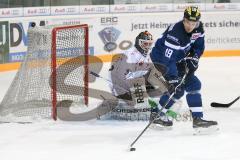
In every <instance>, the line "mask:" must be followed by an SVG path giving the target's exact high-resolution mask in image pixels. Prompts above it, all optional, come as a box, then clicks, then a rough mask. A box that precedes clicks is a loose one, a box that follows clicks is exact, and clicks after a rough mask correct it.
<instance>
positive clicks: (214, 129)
mask: <svg viewBox="0 0 240 160" xmlns="http://www.w3.org/2000/svg"><path fill="white" fill-rule="evenodd" d="M218 132H219V128H218V126H211V127H207V128H202V127H199V128H194V132H193V135H211V134H217V133H218Z"/></svg>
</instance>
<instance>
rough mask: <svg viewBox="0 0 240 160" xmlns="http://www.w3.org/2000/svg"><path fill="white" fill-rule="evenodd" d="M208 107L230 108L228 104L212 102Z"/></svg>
mask: <svg viewBox="0 0 240 160" xmlns="http://www.w3.org/2000/svg"><path fill="white" fill-rule="evenodd" d="M210 105H211V107H214V108H228V107H230V105H229V104H222V103H216V102H212V103H211V104H210Z"/></svg>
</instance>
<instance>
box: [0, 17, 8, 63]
mask: <svg viewBox="0 0 240 160" xmlns="http://www.w3.org/2000/svg"><path fill="white" fill-rule="evenodd" d="M8 35H9V28H8V22H7V21H2V22H0V63H7V62H8V61H9V60H8V56H9V36H8Z"/></svg>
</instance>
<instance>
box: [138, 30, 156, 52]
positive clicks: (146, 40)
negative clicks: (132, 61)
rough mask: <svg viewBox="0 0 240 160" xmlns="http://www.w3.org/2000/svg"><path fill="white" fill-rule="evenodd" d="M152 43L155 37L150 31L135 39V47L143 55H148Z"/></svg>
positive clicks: (140, 34)
mask: <svg viewBox="0 0 240 160" xmlns="http://www.w3.org/2000/svg"><path fill="white" fill-rule="evenodd" d="M152 43H153V37H152V34H151V33H149V32H148V31H144V32H141V33H139V35H138V36H137V37H136V39H135V47H136V48H137V49H138V51H139V52H141V53H142V54H147V53H148V51H149V50H150V49H151V46H152Z"/></svg>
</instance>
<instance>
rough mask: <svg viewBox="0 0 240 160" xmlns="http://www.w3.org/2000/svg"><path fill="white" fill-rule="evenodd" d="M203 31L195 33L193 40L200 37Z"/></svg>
mask: <svg viewBox="0 0 240 160" xmlns="http://www.w3.org/2000/svg"><path fill="white" fill-rule="evenodd" d="M200 35H201V33H193V34H192V37H191V40H196V39H197V38H198V37H200Z"/></svg>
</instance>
